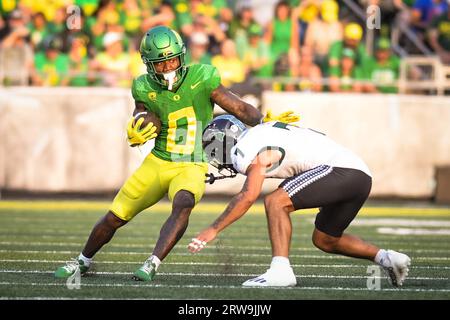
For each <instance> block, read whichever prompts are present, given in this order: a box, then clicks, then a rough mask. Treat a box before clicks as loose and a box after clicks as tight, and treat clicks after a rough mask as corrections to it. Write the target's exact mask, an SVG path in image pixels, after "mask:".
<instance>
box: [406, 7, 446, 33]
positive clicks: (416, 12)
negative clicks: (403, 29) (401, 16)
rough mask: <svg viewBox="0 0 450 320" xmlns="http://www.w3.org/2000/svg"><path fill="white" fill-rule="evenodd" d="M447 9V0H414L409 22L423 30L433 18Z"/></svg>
mask: <svg viewBox="0 0 450 320" xmlns="http://www.w3.org/2000/svg"><path fill="white" fill-rule="evenodd" d="M447 10H448V3H447V0H416V1H415V2H414V5H413V8H412V13H411V23H412V25H413V26H415V27H416V28H417V29H418V30H419V31H424V30H426V29H427V28H428V26H429V25H430V23H431V21H432V20H433V19H434V18H436V17H438V16H440V15H442V14H443V13H445V12H447Z"/></svg>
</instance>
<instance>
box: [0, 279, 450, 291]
mask: <svg viewBox="0 0 450 320" xmlns="http://www.w3.org/2000/svg"><path fill="white" fill-rule="evenodd" d="M0 285H4V286H19V285H20V286H38V287H42V286H44V287H45V286H59V287H61V286H64V285H65V283H64V284H61V283H36V282H30V283H22V282H7V281H3V282H0ZM81 286H82V287H117V288H122V287H137V288H143V287H150V288H175V289H241V290H242V289H245V290H248V289H258V290H274V289H276V290H304V291H307V290H326V291H329V290H333V291H367V292H370V291H373V290H369V289H367V288H346V287H301V286H299V287H258V288H252V287H242V286H234V285H229V286H226V285H192V284H190V285H188V284H187V285H172V284H144V283H142V284H141V283H139V284H125V283H123V284H122V283H99V284H91V283H85V284H83V283H82V284H81ZM380 291H396V292H450V289H408V288H402V289H381V290H380Z"/></svg>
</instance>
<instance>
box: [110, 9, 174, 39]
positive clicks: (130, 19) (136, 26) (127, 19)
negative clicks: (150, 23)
mask: <svg viewBox="0 0 450 320" xmlns="http://www.w3.org/2000/svg"><path fill="white" fill-rule="evenodd" d="M161 7H164V6H163V4H161ZM121 9H122V10H120V23H121V25H123V27H124V31H125V34H127V35H128V36H133V35H135V34H137V33H138V32H139V30H140V28H141V26H142V14H141V9H139V5H138V3H137V0H124V1H123V5H122V8H121ZM116 10H117V9H116ZM174 18H175V15H173V17H172V20H173V19H174ZM169 21H170V20H169ZM148 29H150V28H148ZM148 29H146V30H145V31H147V30H148Z"/></svg>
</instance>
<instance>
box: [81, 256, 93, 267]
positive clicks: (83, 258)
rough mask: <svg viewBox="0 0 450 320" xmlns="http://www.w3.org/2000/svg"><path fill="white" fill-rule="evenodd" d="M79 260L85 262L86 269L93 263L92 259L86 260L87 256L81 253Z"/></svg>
mask: <svg viewBox="0 0 450 320" xmlns="http://www.w3.org/2000/svg"><path fill="white" fill-rule="evenodd" d="M78 260H81V261H83V262H84V265H85V266H86V267H89V265H90V264H91V262H92V258H86V257H85V256H83V254H82V253H80V255H79V256H78Z"/></svg>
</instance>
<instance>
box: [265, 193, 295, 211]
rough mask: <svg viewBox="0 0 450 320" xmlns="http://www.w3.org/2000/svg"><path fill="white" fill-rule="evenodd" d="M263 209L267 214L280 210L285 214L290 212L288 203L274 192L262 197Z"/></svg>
mask: <svg viewBox="0 0 450 320" xmlns="http://www.w3.org/2000/svg"><path fill="white" fill-rule="evenodd" d="M264 207H265V208H266V213H267V214H270V213H274V212H278V211H280V210H282V211H284V212H286V213H290V212H291V211H292V210H291V209H292V208H291V204H290V202H288V201H286V200H285V199H283V197H282V196H281V195H280V194H279V193H278V192H276V191H275V192H272V193H270V194H268V195H267V196H265V197H264ZM273 209H275V210H273Z"/></svg>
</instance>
